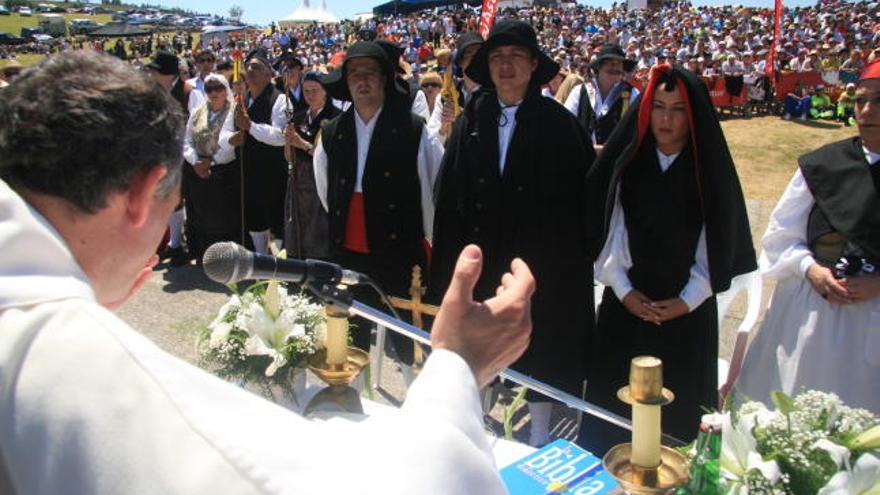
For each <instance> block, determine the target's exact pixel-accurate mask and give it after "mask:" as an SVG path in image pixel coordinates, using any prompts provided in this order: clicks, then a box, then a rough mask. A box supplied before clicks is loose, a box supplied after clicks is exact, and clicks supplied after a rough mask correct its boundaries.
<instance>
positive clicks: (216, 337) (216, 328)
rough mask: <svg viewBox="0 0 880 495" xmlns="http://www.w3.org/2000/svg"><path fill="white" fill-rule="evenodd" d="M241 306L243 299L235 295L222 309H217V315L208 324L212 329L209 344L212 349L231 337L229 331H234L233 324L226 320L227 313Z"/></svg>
mask: <svg viewBox="0 0 880 495" xmlns="http://www.w3.org/2000/svg"><path fill="white" fill-rule="evenodd" d="M240 306H241V299H239V297H238V296H237V295H233V296H232V297H230V298H229V299H228V300H227V301H226V303H224V304H223V306H222V307H221V308H220V310H219V311H217V317H216V318H214V321H212V322H211V323H210V324H209V325H208V328H210V329H211V339H210V340H209V342H208V345H209V346H210V347H211V348H212V349H216V348H217V347H220V345H221V344H223V342H225V341H226V339H227V338H228V337H229V332H231V331H232V324H231V323H229V322H226V321H225V320H226V315H227V314H229V312H230V311H232V310H234V309H239V307H240Z"/></svg>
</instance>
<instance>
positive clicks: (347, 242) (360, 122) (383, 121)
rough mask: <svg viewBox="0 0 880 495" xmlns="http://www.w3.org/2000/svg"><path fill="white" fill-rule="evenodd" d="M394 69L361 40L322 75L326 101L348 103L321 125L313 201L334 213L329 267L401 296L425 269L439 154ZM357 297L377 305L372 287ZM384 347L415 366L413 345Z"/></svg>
mask: <svg viewBox="0 0 880 495" xmlns="http://www.w3.org/2000/svg"><path fill="white" fill-rule="evenodd" d="M396 65H397V61H393V62H392V61H390V60H389V59H388V56H387V53H386V52H385V50H383V49H382V47H381V46H379V45H378V44H376V43H374V42H371V41H359V42H357V43H355V44H354V45H352V47H351V49H349V50H348V52H347V53H346V56H345V61H344V62H343V64H342V67H341V68H339V69H337V70H335V71H334V72H331V73H330V74H328V75H327V76H325V77H324V78H323V80H322V84H323V86H324V88H325V89H326V90H327V94H328V95H329V96H330V97H331V98H335V99H337V100H343V101H351V102H352V105H351V107H349V108H348V110H346V111H345V112H343V113H342V114H341V115H339V116H337V117H336V118H334V119H332V120H330V121H329V122H327V123H326V124H324V125H323V126H322V128H321V137H320V139H318V142H317V144H316V149H315V154H314V169H315V185H316V189H317V193H318V197H319V198H320V200H321V203H322V204H323V206H324V208H325V210H326V211H327V212H328V213H329V215H330V216H329V218H330V220H329V221H330V225H329V234H330V247H331V250H332V258H333V260H334V261H336V262H337V263H339V264H340V265H342V266H344V267H346V268H349V269H352V270H356V271H359V272H361V273H365V274H367V275H368V276H370V277H371V278H372V279H373V280H375V281H376V282H377V283H378V285H379V286H381V287H382V288H383V289H384V290H385V291H386V292H387V293H389V294H391V295H396V296H403V297H406V296H407V295H408V290H409V286H410V278H411V273H412V268H413V266H414V265H419V266H421V267H422V268H425V267H427V257H428V253H429V242H428V238H429V237H430V233H431V231H432V230H433V228H432V222H433V219H434V202H433V197H432V196H433V194H432V185H433V184H434V179H435V177H436V175H437V171H438V170H439V168H440V160H441V159H442V156H443V147H442V145H440V144H439V142H438V141H437V139H436V137H434V136H433V135H431V133H429V132H427V130H426V129H425V122H424V120H423V119H422V118H421V117H418V116H416V115H413V114H412V113H411V112H410V107H409V101H408V100H407V98H406V95H405V93H399V92H400V89H401V88H399V86H398V84H397V83H396V79H395V78H396V72H395V66H396ZM354 295H355V297H356V298H357V299H359V300H361V301H362V302H364V303H366V304H369V305H373V306H377V307H378V306H379V305H380V304H381V302H380V301H379V300H378V299H377V298H376V297H375V293H373V292H372V291H371V290H370V289H369V288H366V287H360V288H356V289H355V290H354ZM368 328H369V324H367V323H366V322H363V323H362V324H361V329H360V330H358V331H356V332H353V333H352V336H353V340H354V343H355V345H357V346H358V347H360V348H362V349H369V346H370V334H369V331H368V330H367V329H368ZM390 340H391V341H392V342H393V343H394V344H395V347H396V349H397V352H398V355H399V357H400V359H401V361H403V363H404V364H408V363H409V362H411V361H412V355H413V352H412V349H413V346H412V342H411V341H410V340H409V339H407V338H405V337H402V336H399V334H396V333H392V334H391V338H390ZM407 369H408V368H404V372H405V373H406V372H407Z"/></svg>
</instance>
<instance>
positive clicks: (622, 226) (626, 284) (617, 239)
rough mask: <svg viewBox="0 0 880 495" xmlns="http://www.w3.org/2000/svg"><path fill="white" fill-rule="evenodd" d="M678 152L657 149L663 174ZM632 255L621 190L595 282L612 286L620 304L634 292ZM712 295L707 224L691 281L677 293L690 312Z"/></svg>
mask: <svg viewBox="0 0 880 495" xmlns="http://www.w3.org/2000/svg"><path fill="white" fill-rule="evenodd" d="M678 155H679V154H678V153H676V154H673V155H664V154H663V153H662V152H660V150H657V160H658V161H659V162H660V168H661V169H662V170H663V172H666V171H667V170H669V167H670V166H672V163H673V162H674V161H675V159H676V158H678ZM632 266H633V262H632V256H631V254H630V250H629V233H628V232H627V230H626V221H625V217H624V212H623V206H622V205H621V203H620V189H619V187H618V191H617V192H616V194H615V199H614V209H613V210H612V213H611V225H610V227H609V233H608V239H606V241H605V246H604V247H603V248H602V252H601V253H599V257H598V258H597V259H596V264H595V267H594V268H595V272H596V280H598V281H600V282H602V283H603V284H605V285H607V286H609V287H611V289H612V290H613V291H614V295H616V296H617V298H618V299H620V300H621V301H623V298H624V297H625V296H626V295H627V294H629V292H630V291H632V290H633V288H634V287H633V285H632V282H631V281H630V280H629V276H628V275H627V272H628V271H629V269H630V268H632ZM635 289H638V287H635ZM711 295H712V283H711V282H710V278H709V257H708V255H707V254H706V225H705V224H704V225H703V227H702V228H701V229H700V237H699V239H698V240H697V248H696V252H695V253H694V264H693V265H692V266H691V269H690V278H689V279H688V282H687V284H685V286H684V288H683V289H682V290H681V292H680V293H679V296H678V297H680V298H681V300H682V301H684V302H685V304H687V306H688V309H689V310H690V311H693V310H694V309H696V308H697V307H699V306H700V304H703V301H705V300H706V299H708V298H709V297H710V296H711Z"/></svg>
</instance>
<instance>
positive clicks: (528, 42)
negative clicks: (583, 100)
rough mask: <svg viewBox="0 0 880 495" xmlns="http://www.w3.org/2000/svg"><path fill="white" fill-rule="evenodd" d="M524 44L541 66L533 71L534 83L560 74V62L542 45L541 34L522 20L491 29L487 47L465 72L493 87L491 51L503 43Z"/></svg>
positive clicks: (484, 84)
mask: <svg viewBox="0 0 880 495" xmlns="http://www.w3.org/2000/svg"><path fill="white" fill-rule="evenodd" d="M509 45H516V46H524V47H526V48H528V49H529V50H531V52H532V53H533V54H534V55H535V56H537V57H538V67H537V68H536V69H535V72H533V73H532V78H531V81H530V83H529V84H530V85H531V86H535V87H536V86H541V85H542V84H546V83H547V82H549V81H550V80H551V79H553V77H554V76H556V74H558V73H559V64H557V63H556V62H554V61H553V59H551V58H550V57H548V56H547V54H545V53H544V52H542V51H541V49H540V47H538V37H537V36H536V35H535V30H534V28H532V26H531V25H530V24H528V23H527V22H524V21H518V20H504V21H500V22H497V23H495V25H494V26H493V27H492V30H491V31H489V37H488V38H487V39H486V41H485V42H484V43H483V46H481V47H480V49H479V50H477V53H476V54H474V59H473V60H471V63H470V65H468V68H467V70H466V71H465V73H466V74H467V76H468V77H469V78H471V80H472V81H474V82H476V83H477V84H479V85H480V86H482V87H484V88H493V87H495V85H494V84H493V83H492V77H491V75H490V74H489V51H491V50H492V49H493V48H496V47H499V46H509Z"/></svg>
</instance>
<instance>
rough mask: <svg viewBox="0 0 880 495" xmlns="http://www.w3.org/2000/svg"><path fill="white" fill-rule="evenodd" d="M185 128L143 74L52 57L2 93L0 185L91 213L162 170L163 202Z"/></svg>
mask: <svg viewBox="0 0 880 495" xmlns="http://www.w3.org/2000/svg"><path fill="white" fill-rule="evenodd" d="M184 123H185V121H184V118H183V111H182V108H181V106H180V104H179V103H178V102H177V101H175V100H174V99H173V98H172V97H171V95H170V94H169V92H168V91H167V90H165V89H164V88H163V87H161V86H160V85H159V84H158V83H156V82H155V81H153V80H152V78H150V76H149V75H148V74H147V73H146V72H140V71H136V70H134V69H133V68H131V67H130V66H128V65H126V64H125V63H124V62H122V61H120V60H119V59H117V58H115V57H111V56H109V55H103V54H98V53H96V52H66V53H62V54H58V55H55V56H52V57H49V58H48V59H46V60H44V61H43V62H41V63H40V64H39V65H38V66H36V67H34V68H32V69H29V70H27V71H25V72H24V73H23V74H22V75H21V76H19V77H18V78H17V79H16V80H15V82H13V83H12V84H10V85H9V86H8V87H7V88H5V89H4V92H3V98H0V179H3V180H4V181H6V182H7V183H9V185H10V186H11V187H13V188H17V187H24V188H27V189H29V190H32V191H34V192H38V193H43V194H48V195H52V196H56V197H60V198H63V199H65V200H67V201H68V202H70V203H71V204H72V205H74V206H76V207H77V208H78V209H79V210H81V211H82V212H84V213H95V212H96V211H98V210H100V209H102V208H104V207H106V206H107V198H108V195H109V194H110V193H113V192H118V191H124V190H126V189H128V188H129V187H131V184H132V183H133V181H134V180H135V179H136V178H137V177H138V176H139V175H140V174H143V173H145V172H147V171H148V170H150V169H151V168H152V167H154V166H156V165H159V164H162V165H165V166H166V167H167V168H168V174H167V175H166V177H165V178H164V179H163V182H162V184H161V185H160V186H161V187H160V190H159V193H160V194H161V195H164V196H167V195H168V194H170V193H171V192H172V191H173V190H174V189H175V188H178V187H179V186H180V174H181V165H182V163H183V158H182V154H183V126H184Z"/></svg>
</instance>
